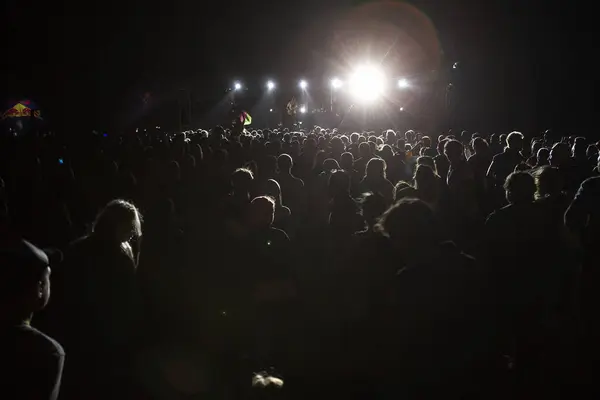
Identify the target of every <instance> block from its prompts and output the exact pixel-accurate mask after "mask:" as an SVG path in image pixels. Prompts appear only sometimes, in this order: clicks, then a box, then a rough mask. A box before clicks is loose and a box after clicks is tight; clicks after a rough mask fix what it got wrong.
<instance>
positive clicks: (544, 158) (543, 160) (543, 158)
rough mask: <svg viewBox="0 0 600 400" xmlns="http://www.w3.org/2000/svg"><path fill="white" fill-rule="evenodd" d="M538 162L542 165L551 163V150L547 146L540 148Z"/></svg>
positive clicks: (537, 156) (538, 164)
mask: <svg viewBox="0 0 600 400" xmlns="http://www.w3.org/2000/svg"><path fill="white" fill-rule="evenodd" d="M536 158H537V163H536V165H537V166H538V167H539V166H542V165H548V164H549V162H550V161H549V158H550V150H548V149H547V148H545V147H542V148H541V149H539V150H538V152H537V155H536Z"/></svg>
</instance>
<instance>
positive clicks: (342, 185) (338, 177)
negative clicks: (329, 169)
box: [328, 170, 350, 197]
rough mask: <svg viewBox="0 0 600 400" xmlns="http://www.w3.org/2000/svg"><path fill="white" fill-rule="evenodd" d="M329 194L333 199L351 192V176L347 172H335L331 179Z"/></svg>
mask: <svg viewBox="0 0 600 400" xmlns="http://www.w3.org/2000/svg"><path fill="white" fill-rule="evenodd" d="M328 187H329V194H330V195H331V196H332V197H335V196H337V195H346V194H348V193H349V192H350V175H348V173H347V172H346V171H343V170H337V171H333V173H332V174H331V176H330V177H329V184H328Z"/></svg>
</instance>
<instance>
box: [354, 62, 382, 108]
mask: <svg viewBox="0 0 600 400" xmlns="http://www.w3.org/2000/svg"><path fill="white" fill-rule="evenodd" d="M349 84H350V91H351V92H352V94H353V95H354V97H356V99H357V100H360V101H363V102H372V101H375V100H376V99H377V98H378V97H379V96H381V94H382V93H383V88H384V85H385V76H384V74H383V71H382V70H381V69H379V68H377V67H375V66H370V65H365V66H361V67H359V68H357V69H356V71H355V72H354V74H353V75H352V77H351V78H350V82H349Z"/></svg>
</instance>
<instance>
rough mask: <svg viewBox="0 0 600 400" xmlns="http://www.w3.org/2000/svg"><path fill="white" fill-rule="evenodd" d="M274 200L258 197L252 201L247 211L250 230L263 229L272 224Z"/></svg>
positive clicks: (267, 197)
mask: <svg viewBox="0 0 600 400" xmlns="http://www.w3.org/2000/svg"><path fill="white" fill-rule="evenodd" d="M274 218H275V200H273V199H272V198H271V197H269V196H259V197H256V198H254V199H253V200H252V202H251V203H250V209H249V210H248V222H249V225H250V227H251V228H252V229H264V228H268V227H270V226H271V225H272V224H273V219H274Z"/></svg>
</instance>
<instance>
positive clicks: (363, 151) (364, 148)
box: [358, 142, 371, 158]
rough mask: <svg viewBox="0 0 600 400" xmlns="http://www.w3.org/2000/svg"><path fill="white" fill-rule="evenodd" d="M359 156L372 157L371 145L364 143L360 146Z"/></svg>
mask: <svg viewBox="0 0 600 400" xmlns="http://www.w3.org/2000/svg"><path fill="white" fill-rule="evenodd" d="M358 154H359V155H360V157H361V158H367V157H370V156H371V146H369V143H367V142H364V143H361V144H359V145H358Z"/></svg>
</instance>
